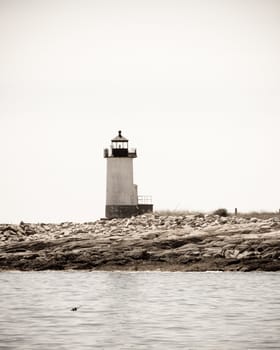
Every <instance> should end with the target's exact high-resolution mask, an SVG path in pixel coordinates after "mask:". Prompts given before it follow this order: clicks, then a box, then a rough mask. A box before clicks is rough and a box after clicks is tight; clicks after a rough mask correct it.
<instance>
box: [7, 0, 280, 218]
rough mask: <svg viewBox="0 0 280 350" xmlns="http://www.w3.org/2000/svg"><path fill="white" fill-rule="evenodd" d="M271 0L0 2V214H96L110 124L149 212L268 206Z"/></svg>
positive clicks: (273, 59)
mask: <svg viewBox="0 0 280 350" xmlns="http://www.w3.org/2000/svg"><path fill="white" fill-rule="evenodd" d="M279 38H280V2H279V1H278V0H211V1H209V0H160V1H159V0H141V1H140V0H119V1H114V0H79V1H78V0H75V1H74V0H48V1H44V0H0V45H1V46H0V49H1V52H0V53H1V54H0V130H1V134H0V135H1V136H0V166H1V167H0V169H1V173H0V222H2V223H18V222H20V221H21V220H23V221H25V222H62V221H75V222H85V221H94V220H96V219H98V218H100V217H104V215H105V204H106V203H105V192H106V160H105V159H104V158H103V149H104V148H106V147H108V146H110V142H111V139H112V138H113V137H115V136H116V135H117V133H118V130H122V134H123V135H124V136H125V137H127V138H128V139H129V145H130V146H131V147H136V148H137V154H138V158H136V159H134V182H135V183H136V184H137V185H138V194H142V195H151V196H152V198H153V203H154V208H155V210H166V209H168V210H190V211H204V212H210V211H213V210H215V209H217V208H221V207H222V208H227V209H228V210H229V211H230V212H232V211H234V208H238V210H239V211H243V212H245V211H261V210H265V211H278V210H279V208H280V186H279V179H280V162H279V150H280V137H279V130H280V64H279V62H280V40H279Z"/></svg>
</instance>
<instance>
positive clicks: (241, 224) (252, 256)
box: [0, 214, 280, 271]
mask: <svg viewBox="0 0 280 350" xmlns="http://www.w3.org/2000/svg"><path fill="white" fill-rule="evenodd" d="M0 269H2V270H10V269H14V270H65V269H89V270H90V269H100V270H116V269H117V270H154V269H162V270H170V271H207V270H220V271H256V270H260V271H279V270H280V217H273V218H269V219H266V220H262V219H258V218H241V217H236V216H230V217H219V216H216V215H186V216H159V215H155V214H149V215H142V216H137V217H134V218H130V219H113V220H98V221H96V222H88V223H83V224H78V223H71V222H65V223H61V224H27V223H23V222H21V223H20V225H4V224H2V225H0Z"/></svg>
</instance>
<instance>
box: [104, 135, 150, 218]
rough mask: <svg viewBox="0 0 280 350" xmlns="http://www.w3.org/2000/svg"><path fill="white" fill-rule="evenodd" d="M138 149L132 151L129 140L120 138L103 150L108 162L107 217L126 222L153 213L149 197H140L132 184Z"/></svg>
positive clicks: (114, 139) (135, 186)
mask: <svg viewBox="0 0 280 350" xmlns="http://www.w3.org/2000/svg"><path fill="white" fill-rule="evenodd" d="M136 157H137V153H136V149H129V147H128V139H126V138H125V137H124V136H122V132H121V131H119V132H118V135H117V136H116V137H114V138H113V139H112V140H111V146H110V148H106V149H105V150H104V158H106V159H107V181H106V210H105V212H106V217H107V218H108V219H112V218H125V217H130V216H132V215H139V214H143V213H147V212H152V211H153V205H152V200H151V197H150V196H138V190H137V185H135V184H134V183H133V159H134V158H136Z"/></svg>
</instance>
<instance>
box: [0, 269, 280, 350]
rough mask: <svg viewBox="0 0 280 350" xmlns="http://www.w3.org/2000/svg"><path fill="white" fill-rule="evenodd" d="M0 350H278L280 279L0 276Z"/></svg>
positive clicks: (194, 275) (278, 276) (211, 274)
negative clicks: (75, 308) (74, 308)
mask: <svg viewBox="0 0 280 350" xmlns="http://www.w3.org/2000/svg"><path fill="white" fill-rule="evenodd" d="M73 307H78V309H77V311H71V309H72V308H73ZM0 349H1V350H3V349H13V350H14V349H21V350H25V349H26V350H31V349H32V350H33V349H34V350H44V349H55V350H60V349H65V350H69V349H75V350H79V349H81V350H84V349H145V350H146V349H160V350H161V349H168V350H172V349H223V350H224V349H280V273H214V272H209V273H183V272H134V273H133V272H2V273H0Z"/></svg>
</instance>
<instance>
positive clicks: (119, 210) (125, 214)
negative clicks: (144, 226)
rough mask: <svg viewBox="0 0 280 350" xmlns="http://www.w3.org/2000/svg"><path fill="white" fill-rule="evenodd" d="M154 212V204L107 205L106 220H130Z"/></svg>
mask: <svg viewBox="0 0 280 350" xmlns="http://www.w3.org/2000/svg"><path fill="white" fill-rule="evenodd" d="M152 212H153V204H138V205H106V218H108V219H114V218H129V217H131V216H136V215H142V214H145V213H152Z"/></svg>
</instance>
